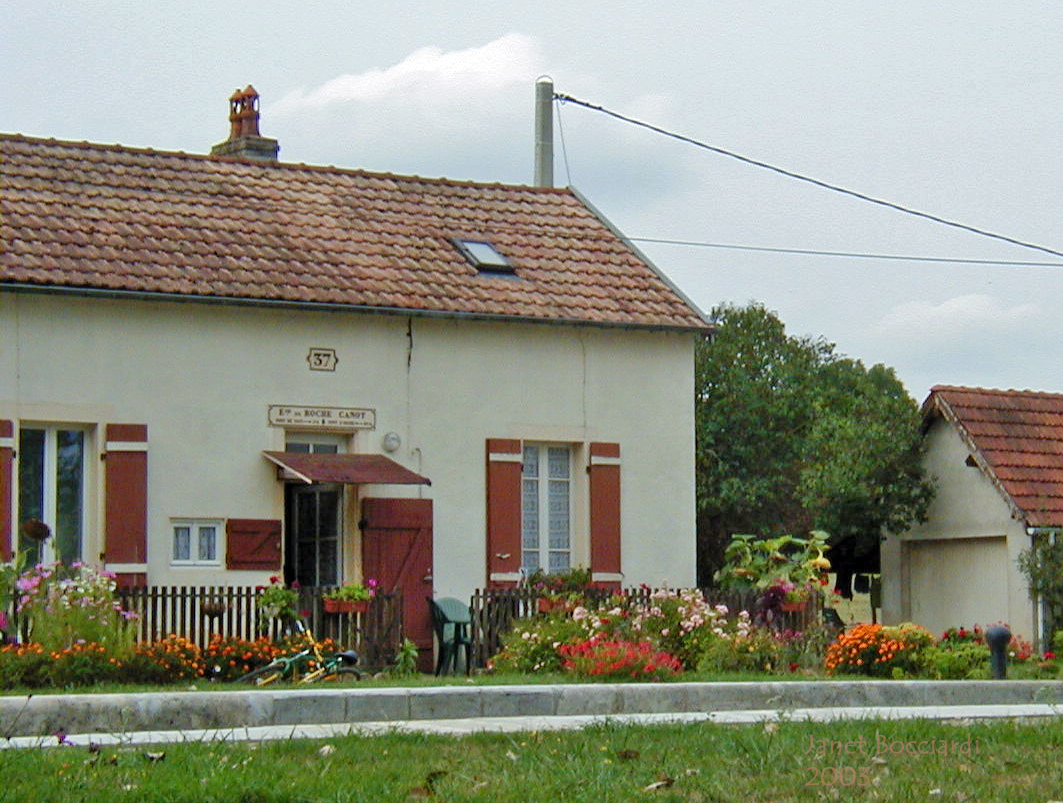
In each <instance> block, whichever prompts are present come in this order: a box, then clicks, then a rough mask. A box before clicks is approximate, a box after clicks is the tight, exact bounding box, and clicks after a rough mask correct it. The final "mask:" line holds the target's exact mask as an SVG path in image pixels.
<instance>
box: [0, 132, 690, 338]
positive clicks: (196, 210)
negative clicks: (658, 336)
mask: <svg viewBox="0 0 1063 803" xmlns="http://www.w3.org/2000/svg"><path fill="white" fill-rule="evenodd" d="M462 237H465V238H485V239H488V240H489V241H491V242H492V243H494V245H495V246H496V247H497V248H498V249H499V250H500V251H501V252H503V253H504V254H505V255H506V256H507V257H508V258H509V259H510V260H511V261H512V262H513V264H514V265H515V266H516V275H515V276H505V277H495V276H484V275H480V274H478V273H477V271H476V270H475V268H474V267H473V266H472V265H470V264H469V263H468V261H467V260H466V259H465V257H464V256H463V255H462V254H461V253H460V252H459V251H458V249H457V248H456V247H455V246H454V244H453V242H452V239H451V238H462ZM5 283H7V284H12V283H19V284H35V285H41V286H49V287H60V288H68V289H107V290H119V291H138V292H150V293H167V294H174V295H199V296H206V297H212V298H230V299H234V300H235V299H242V300H258V301H279V302H294V303H304V302H309V303H331V304H340V305H348V306H352V307H356V308H361V307H370V308H372V307H386V308H398V309H401V310H403V311H410V312H424V313H442V314H456V315H465V314H475V315H481V316H485V317H496V316H501V317H515V318H524V319H530V320H541V321H552V322H556V321H566V322H573V323H587V322H592V323H601V324H607V325H619V326H636V327H655V328H656V327H660V328H668V329H686V330H704V329H707V328H708V327H707V324H706V323H705V320H704V317H703V316H702V315H701V314H700V313H699V312H698V311H697V310H696V309H695V308H694V307H693V306H692V305H691V304H690V303H689V302H688V301H687V300H686V299H685V298H683V296H682V295H681V294H680V293H679V292H678V291H676V290H675V289H674V288H673V287H672V286H671V284H669V282H668V281H667V280H666V279H664V278H663V276H661V275H660V274H659V273H658V272H657V271H656V269H655V268H654V267H653V266H651V265H649V264H648V263H647V262H645V261H644V260H643V259H642V258H641V257H640V256H639V254H638V253H637V252H636V251H635V250H634V249H633V248H632V247H631V246H630V245H629V244H628V243H627V242H626V241H624V240H623V239H621V238H620V237H618V236H617V235H616V234H615V233H614V232H613V231H612V230H611V229H610V228H609V226H608V225H607V224H606V223H605V221H603V220H601V219H600V218H599V217H598V216H597V214H596V213H595V212H594V211H593V210H592V209H590V208H588V206H587V205H586V204H584V203H583V202H582V201H581V200H580V199H579V197H578V196H577V195H576V194H575V193H573V192H572V191H571V190H567V189H544V188H535V187H520V186H508V185H502V184H476V183H472V182H460V181H450V180H446V179H423V178H419V177H416V176H395V175H391V174H374V173H367V172H363V171H351V170H340V169H336V168H324V167H308V166H305V165H290V164H278V163H268V162H267V163H259V162H255V163H249V162H241V161H236V160H229V159H218V158H213V157H207V156H198V155H189V154H182V153H165V152H159V151H151V150H140V149H133V148H125V147H121V146H110V145H96V144H92V143H72V142H58V141H55V140H40V139H32V138H28V137H22V136H18V135H0V286H2V285H3V284H5Z"/></svg>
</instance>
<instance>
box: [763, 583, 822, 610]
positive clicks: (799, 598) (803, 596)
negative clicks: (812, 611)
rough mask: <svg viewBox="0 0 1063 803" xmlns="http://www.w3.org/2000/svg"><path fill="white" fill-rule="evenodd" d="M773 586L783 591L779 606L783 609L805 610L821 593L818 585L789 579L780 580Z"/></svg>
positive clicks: (780, 595)
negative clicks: (798, 583)
mask: <svg viewBox="0 0 1063 803" xmlns="http://www.w3.org/2000/svg"><path fill="white" fill-rule="evenodd" d="M772 588H777V589H779V591H780V592H781V593H780V594H779V598H780V599H781V602H780V603H779V608H780V609H781V610H783V611H788V612H792V611H803V610H805V609H806V608H807V607H808V603H810V602H811V601H812V600H813V599H814V598H815V596H816V594H818V593H820V592H819V588H818V587H817V586H813V585H809V584H807V583H805V584H802V585H796V584H795V583H791V582H790V581H789V580H780V581H779V582H777V583H776V584H775V585H774V586H772Z"/></svg>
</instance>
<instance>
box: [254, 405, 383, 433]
mask: <svg viewBox="0 0 1063 803" xmlns="http://www.w3.org/2000/svg"><path fill="white" fill-rule="evenodd" d="M269 423H270V424H271V425H272V426H275V427H298V428H299V429H328V430H332V431H335V430H353V429H374V428H375V427H376V410H369V409H366V408H363V407H304V406H302V405H297V404H271V405H270V406H269Z"/></svg>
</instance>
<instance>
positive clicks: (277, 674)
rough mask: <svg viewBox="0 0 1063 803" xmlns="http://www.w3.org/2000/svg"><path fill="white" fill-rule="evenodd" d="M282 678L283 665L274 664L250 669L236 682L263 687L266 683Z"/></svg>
mask: <svg viewBox="0 0 1063 803" xmlns="http://www.w3.org/2000/svg"><path fill="white" fill-rule="evenodd" d="M282 677H284V664H282V663H277V662H274V663H272V664H266V665H265V666H260V667H259V668H258V669H252V670H251V671H250V672H248V673H247V674H246V675H241V676H240V677H238V678H237V679H236V682H237V683H252V684H254V685H255V686H265V685H266V684H267V683H274V682H276V681H278V680H280V679H281V678H282Z"/></svg>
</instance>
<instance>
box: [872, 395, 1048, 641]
mask: <svg viewBox="0 0 1063 803" xmlns="http://www.w3.org/2000/svg"><path fill="white" fill-rule="evenodd" d="M923 433H924V439H925V457H924V461H925V462H924V465H925V467H926V471H927V474H928V475H929V476H930V477H931V478H932V479H933V480H934V481H935V483H936V485H937V494H936V496H935V498H934V501H933V502H932V503H931V505H930V509H929V511H928V520H927V521H926V522H925V523H923V524H918V525H916V526H914V527H912V528H911V529H910V530H908V531H907V532H905V533H903V534H901V535H899V536H898V535H890V536H888V537H887V538H886V540H885V541H884V542H883V545H882V551H881V555H882V584H883V585H882V591H883V596H882V606H883V607H882V615H883V619H884V621H886V622H890V623H896V622H901V621H912V622H917V623H919V624H921V625H924V626H926V627H927V628H929V629H930V630H931V631H933V632H936V633H940V632H941V631H943V630H945V629H946V628H948V627H953V626H957V627H958V626H966V627H968V628H969V627H971V626H972V625H975V624H981V625H986V624H992V623H995V622H1000V621H1003V622H1006V623H1008V625H1009V626H1010V627H1011V630H1012V632H1013V633H1015V634H1017V635H1021V636H1023V637H1024V638H1026V639H1028V640H1030V641H1034V642H1040V641H1041V639H1043V637H1044V635H1045V634H1044V633H1042V632H1041V631H1042V627H1043V616H1042V612H1041V611H1040V610H1039V609H1038V607H1037V605H1036V604H1035V602H1034V601H1033V600H1031V598H1030V594H1029V590H1028V584H1027V582H1026V579H1025V577H1024V576H1023V574H1022V572H1021V571H1020V570H1019V566H1018V562H1017V561H1018V558H1019V555H1020V554H1021V553H1022V552H1023V550H1025V549H1027V548H1029V547H1030V545H1031V543H1032V539H1034V538H1038V537H1042V536H1051V535H1052V534H1055V533H1058V532H1060V531H1061V529H1063V394H1059V393H1040V392H1037V391H1030V390H986V389H982V388H967V387H953V386H946V385H939V386H935V387H934V388H933V389H932V390H931V392H930V396H929V397H928V398H927V400H926V402H925V403H924V404H923Z"/></svg>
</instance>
